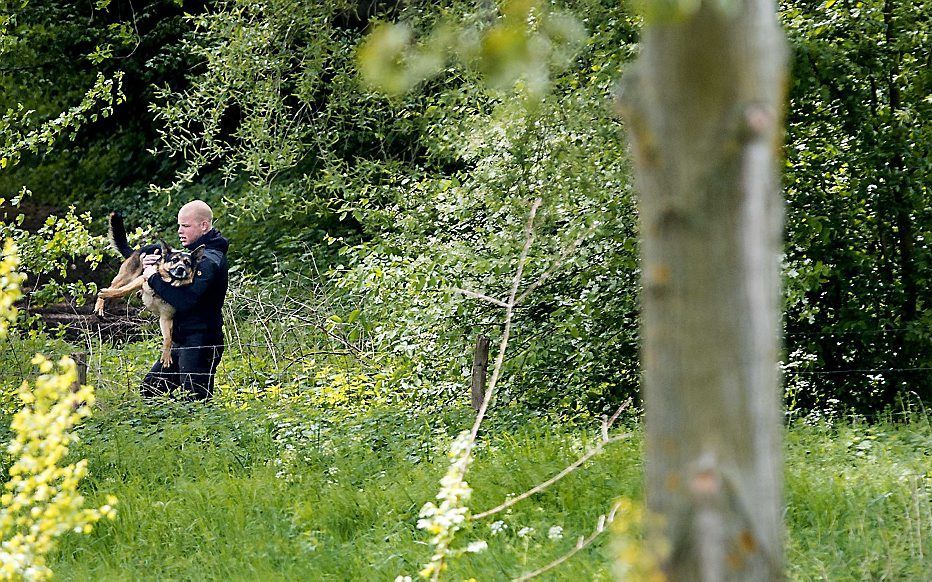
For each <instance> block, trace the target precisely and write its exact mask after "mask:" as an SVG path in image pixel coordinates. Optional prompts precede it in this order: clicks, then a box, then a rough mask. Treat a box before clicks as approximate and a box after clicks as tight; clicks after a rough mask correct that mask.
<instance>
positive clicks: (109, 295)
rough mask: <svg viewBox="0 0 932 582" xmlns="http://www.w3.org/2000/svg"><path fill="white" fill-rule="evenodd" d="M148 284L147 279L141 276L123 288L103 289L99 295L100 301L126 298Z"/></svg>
mask: <svg viewBox="0 0 932 582" xmlns="http://www.w3.org/2000/svg"><path fill="white" fill-rule="evenodd" d="M145 282H146V278H145V277H143V276H142V275H140V276H139V277H136V278H135V279H133V280H132V281H130V282H129V283H127V284H126V285H123V286H122V287H107V288H106V289H101V290H100V292H99V293H98V294H97V297H98V298H99V299H113V298H114V297H126V296H127V295H129V294H130V293H132V292H133V291H139V290H140V289H142V284H143V283H145Z"/></svg>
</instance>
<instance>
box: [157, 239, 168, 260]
mask: <svg viewBox="0 0 932 582" xmlns="http://www.w3.org/2000/svg"><path fill="white" fill-rule="evenodd" d="M159 248H160V249H161V250H162V258H163V259H164V258H165V257H167V256H168V251H169V248H168V244H166V243H165V241H164V240H162V239H159Z"/></svg>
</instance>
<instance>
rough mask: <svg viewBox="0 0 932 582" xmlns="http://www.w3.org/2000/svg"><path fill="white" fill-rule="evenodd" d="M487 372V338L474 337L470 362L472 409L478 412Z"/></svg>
mask: <svg viewBox="0 0 932 582" xmlns="http://www.w3.org/2000/svg"><path fill="white" fill-rule="evenodd" d="M488 370H489V338H488V337H487V336H484V335H481V334H480V335H479V336H477V337H476V351H475V353H474V354H473V360H472V384H471V385H470V394H471V395H472V408H473V410H475V411H477V412H478V411H479V409H480V408H482V401H483V400H485V380H486V376H487V375H488Z"/></svg>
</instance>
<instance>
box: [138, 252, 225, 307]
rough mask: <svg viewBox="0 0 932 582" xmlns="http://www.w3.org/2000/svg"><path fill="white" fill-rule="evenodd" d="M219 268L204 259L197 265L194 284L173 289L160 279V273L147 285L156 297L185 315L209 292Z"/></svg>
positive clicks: (154, 275) (150, 278)
mask: <svg viewBox="0 0 932 582" xmlns="http://www.w3.org/2000/svg"><path fill="white" fill-rule="evenodd" d="M217 269H218V266H217V265H216V264H215V263H214V262H213V261H211V260H209V259H202V260H201V261H200V262H199V263H198V265H197V271H198V272H197V275H196V276H195V277H194V282H193V283H191V284H190V285H185V286H182V287H172V286H171V285H169V284H168V283H166V282H165V281H163V280H162V278H161V277H159V274H158V273H155V274H153V275H152V276H151V277H149V279H148V281H146V282H147V283H149V287H151V288H152V290H153V291H154V292H155V294H156V295H158V296H159V297H161V298H162V299H164V300H165V301H167V302H168V303H169V304H170V305H171V306H172V307H174V308H175V311H177V312H178V313H184V312H185V311H190V310H191V309H194V306H195V305H197V302H198V300H200V298H201V297H202V296H203V295H204V293H205V292H207V289H208V288H210V285H211V283H212V282H213V280H214V279H215V278H216V276H217Z"/></svg>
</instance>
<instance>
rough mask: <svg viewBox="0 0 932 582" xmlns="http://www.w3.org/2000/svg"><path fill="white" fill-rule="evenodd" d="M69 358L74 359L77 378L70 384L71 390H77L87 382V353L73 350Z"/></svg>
mask: <svg viewBox="0 0 932 582" xmlns="http://www.w3.org/2000/svg"><path fill="white" fill-rule="evenodd" d="M71 359H72V360H74V363H75V366H76V367H77V369H78V379H77V381H76V382H75V383H74V384H73V385H72V386H71V391H72V392H77V391H78V390H79V389H80V388H81V386H83V385H84V384H87V353H86V352H74V353H72V354H71Z"/></svg>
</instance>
